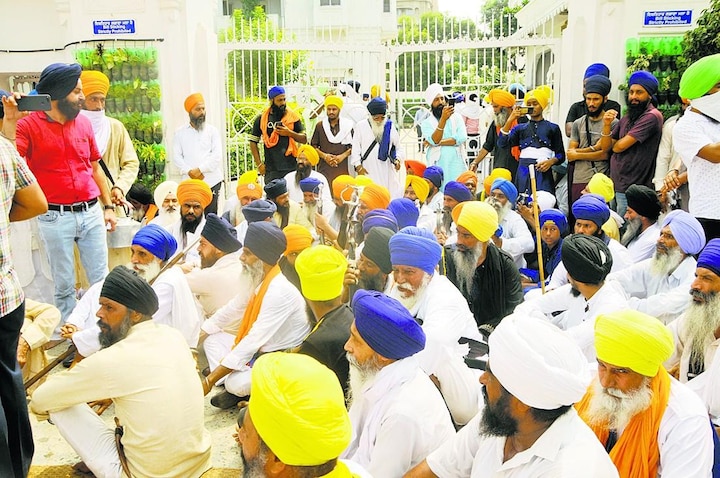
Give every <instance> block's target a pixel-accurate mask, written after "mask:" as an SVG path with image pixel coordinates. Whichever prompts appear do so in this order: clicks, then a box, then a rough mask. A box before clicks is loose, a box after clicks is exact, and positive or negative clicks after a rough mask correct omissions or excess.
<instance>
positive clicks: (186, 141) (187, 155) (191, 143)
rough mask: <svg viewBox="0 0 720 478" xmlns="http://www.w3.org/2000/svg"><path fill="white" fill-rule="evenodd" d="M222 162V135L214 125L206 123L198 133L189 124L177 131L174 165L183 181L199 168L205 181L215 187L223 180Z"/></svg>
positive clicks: (174, 142) (174, 140) (174, 145)
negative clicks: (193, 170)
mask: <svg viewBox="0 0 720 478" xmlns="http://www.w3.org/2000/svg"><path fill="white" fill-rule="evenodd" d="M222 160H223V155H222V144H221V141H220V133H219V132H218V130H217V128H215V127H214V126H213V125H210V124H207V123H205V124H204V125H203V128H202V130H200V131H198V130H196V129H195V128H193V127H192V126H190V123H188V124H186V125H184V126H182V127H181V128H179V129H178V130H177V131H175V138H174V139H173V164H175V166H176V167H177V168H178V169H179V170H180V174H182V178H183V179H188V178H189V176H188V171H190V170H191V169H195V168H199V169H200V171H201V172H202V173H203V175H204V176H205V177H204V178H203V181H205V182H206V183H207V185H208V186H210V187H213V186H215V185H216V184H218V183H219V182H220V181H222V180H223V162H222Z"/></svg>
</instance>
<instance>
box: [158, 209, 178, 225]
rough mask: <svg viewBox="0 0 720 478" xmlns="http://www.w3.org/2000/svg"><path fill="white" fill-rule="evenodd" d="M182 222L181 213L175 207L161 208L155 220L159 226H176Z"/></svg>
mask: <svg viewBox="0 0 720 478" xmlns="http://www.w3.org/2000/svg"><path fill="white" fill-rule="evenodd" d="M179 220H180V211H179V210H178V209H176V208H173V207H168V208H166V209H163V208H160V212H159V213H158V215H157V217H156V218H155V223H156V224H158V225H159V226H163V227H165V226H169V225H170V224H175V223H176V222H178V221H179Z"/></svg>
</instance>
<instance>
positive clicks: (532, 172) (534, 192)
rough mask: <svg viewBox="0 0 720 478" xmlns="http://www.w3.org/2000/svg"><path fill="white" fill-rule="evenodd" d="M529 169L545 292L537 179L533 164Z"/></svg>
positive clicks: (542, 283) (539, 266)
mask: <svg viewBox="0 0 720 478" xmlns="http://www.w3.org/2000/svg"><path fill="white" fill-rule="evenodd" d="M528 168H529V169H530V186H531V188H532V198H533V216H534V217H535V247H536V249H537V255H538V271H539V272H540V289H541V290H542V293H543V294H544V293H545V267H544V264H543V256H542V237H541V236H540V208H539V207H538V198H537V181H536V179H535V165H534V164H531V165H530V166H528Z"/></svg>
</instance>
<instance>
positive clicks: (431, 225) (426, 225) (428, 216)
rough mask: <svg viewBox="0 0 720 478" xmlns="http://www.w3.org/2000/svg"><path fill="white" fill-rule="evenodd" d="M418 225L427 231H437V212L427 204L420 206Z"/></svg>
mask: <svg viewBox="0 0 720 478" xmlns="http://www.w3.org/2000/svg"><path fill="white" fill-rule="evenodd" d="M417 227H419V228H420V229H425V230H426V231H430V232H433V233H434V232H435V228H436V227H437V213H436V212H435V211H433V210H432V209H430V206H428V205H427V204H422V205H421V206H420V215H419V216H418V220H417Z"/></svg>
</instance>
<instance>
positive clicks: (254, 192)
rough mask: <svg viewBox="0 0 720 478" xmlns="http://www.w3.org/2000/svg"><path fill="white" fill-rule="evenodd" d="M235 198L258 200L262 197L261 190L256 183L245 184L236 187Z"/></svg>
mask: <svg viewBox="0 0 720 478" xmlns="http://www.w3.org/2000/svg"><path fill="white" fill-rule="evenodd" d="M236 192H237V197H238V199H239V198H242V197H251V198H253V199H260V198H261V197H262V188H261V187H260V185H259V184H258V183H247V184H238V185H237V189H236Z"/></svg>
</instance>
